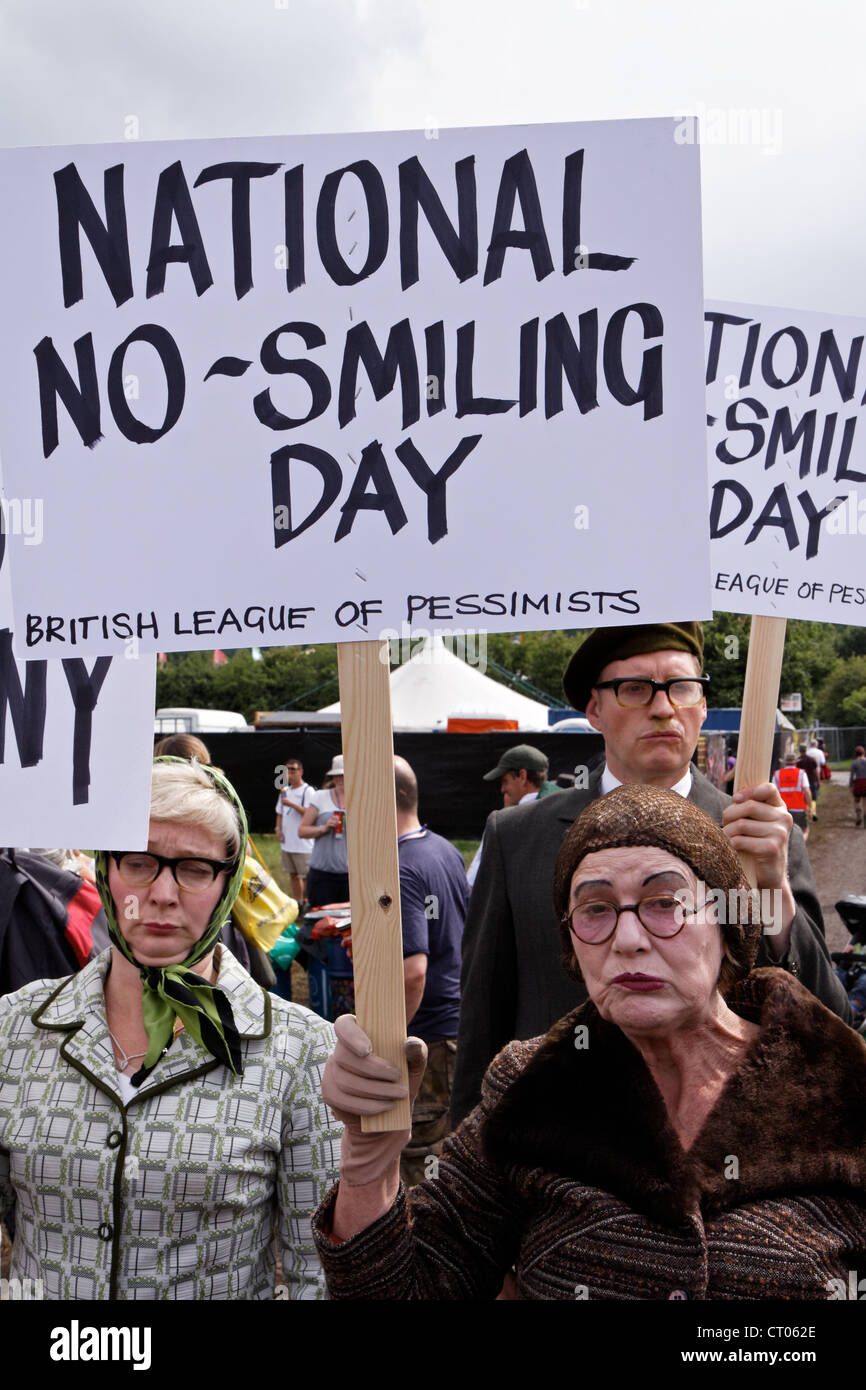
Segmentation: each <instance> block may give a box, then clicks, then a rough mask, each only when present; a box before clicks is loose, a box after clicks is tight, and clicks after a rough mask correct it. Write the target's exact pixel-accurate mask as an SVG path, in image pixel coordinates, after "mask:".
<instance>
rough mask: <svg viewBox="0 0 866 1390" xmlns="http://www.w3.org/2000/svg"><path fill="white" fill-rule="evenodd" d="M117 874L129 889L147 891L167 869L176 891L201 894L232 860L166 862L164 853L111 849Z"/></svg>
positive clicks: (226, 870) (231, 866) (234, 862)
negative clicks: (143, 889) (169, 871)
mask: <svg viewBox="0 0 866 1390" xmlns="http://www.w3.org/2000/svg"><path fill="white" fill-rule="evenodd" d="M111 857H112V859H113V860H114V862H115V864H116V865H117V872H118V873H119V874H120V877H121V878H122V879H123V881H124V883H128V884H129V886H130V888H148V887H149V886H150V884H151V883H155V882H156V880H157V879H158V878H159V876H160V874H161V873H162V871H163V869H164V868H168V869H170V870H171V874H172V877H173V878H174V881H175V883H176V884H177V886H178V888H182V889H183V891H184V892H185V893H204V892H206V891H207V889H208V888H210V887H211V885H212V884H213V882H214V881H215V879H216V876H217V874H222V873H232V872H233V871H234V870H235V868H236V867H237V862H238V861H237V860H236V859H167V858H166V857H165V855H164V854H137V853H135V851H133V850H112V851H111Z"/></svg>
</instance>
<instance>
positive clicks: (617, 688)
mask: <svg viewBox="0 0 866 1390" xmlns="http://www.w3.org/2000/svg"><path fill="white" fill-rule="evenodd" d="M709 683H710V678H709V676H695V677H694V678H693V679H684V678H683V677H682V676H674V677H673V679H672V680H669V681H654V680H650V679H649V677H646V678H645V679H644V678H643V677H637V676H623V677H620V679H619V680H615V681H596V684H595V689H596V690H612V691H613V693H614V695H615V696H616V702H617V704H618V705H623V706H624V707H625V709H639V708H640V707H641V705H651V704H652V702H653V700H654V699H655V697H656V694H657V692H658V691H659V690H663V691H664V692H665V694H666V695H667V697H668V699H669V700H670V702H671V704H672V705H673V707H674V709H692V708H693V707H694V706H695V705H699V704H700V703H701V700H702V699H703V698H704V689H705V687H706V686H708V685H709Z"/></svg>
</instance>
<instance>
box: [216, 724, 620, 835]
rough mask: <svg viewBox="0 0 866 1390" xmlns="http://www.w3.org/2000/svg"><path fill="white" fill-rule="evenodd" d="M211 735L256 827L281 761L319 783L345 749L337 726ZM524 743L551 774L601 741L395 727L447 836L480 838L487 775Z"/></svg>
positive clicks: (488, 796)
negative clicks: (294, 762)
mask: <svg viewBox="0 0 866 1390" xmlns="http://www.w3.org/2000/svg"><path fill="white" fill-rule="evenodd" d="M205 742H206V744H207V746H208V748H209V749H210V755H211V758H212V759H213V761H214V763H215V764H216V765H217V766H218V767H221V768H223V769H224V770H225V772H226V775H227V776H228V778H229V780H230V781H231V782H233V783H234V785H235V787H236V788H237V790H238V793H239V795H240V797H241V800H242V801H243V803H244V806H245V807H246V811H247V815H248V817H249V821H250V829H251V830H252V831H253V833H256V832H258V833H262V832H264V833H268V832H270V831H272V830H273V828H274V822H275V819H276V816H275V808H276V804H277V785H276V776H277V769H278V767H279V765H280V764H282V763H285V762H286V761H287V760H288V759H290V758H297V759H299V760H300V761H301V762H302V763H303V765H304V779H305V781H307V782H309V783H310V784H311V785H312V786H315V787H321V786H322V784H323V782H324V778H325V773H326V772H327V770H328V768H329V767H330V766H331V760H332V758H333V756H334V755H335V754H336V753H340V752H341V751H342V746H341V740H340V731H339V730H338V729H303V730H299V731H297V732H295V731H294V730H285V731H281V732H279V733H255V734H251V733H247V734H240V733H239V734H208V735H207V736H206V738H205ZM518 743H529V744H531V745H532V747H533V748H540V749H541V751H542V752H543V753H545V754H546V755H547V757H548V758H549V759H550V774H549V775H550V778H551V780H554V779H555V778H556V777H557V775H558V774H559V773H561V772H571V773H573V772H574V770H575V768H576V767H591V766H592V764H593V763H594V762H595V761H596V760H597V759H598V757H599V755H600V754H601V752H602V749H603V742H602V738H601V735H600V734H580V733H568V734H552V733H547V732H546V731H545V732H539V733H531V734H521V733H518V732H505V733H502V732H500V733H492V734H432V733H430V734H395V735H394V751H395V752H396V753H399V754H400V756H401V757H403V758H406V759H407V761H408V762H409V763H411V765H412V767H413V768H414V770H415V775H416V776H417V778H418V787H419V791H420V803H419V812H420V816H421V820H422V822H423V823H424V824H425V825H428V826H429V827H430V829H431V830H435V831H436V832H437V833H438V834H439V835H445V836H446V837H448V838H449V839H467V840H479V839H480V838H481V832H482V831H483V829H484V822H485V820H486V819H487V817H488V815H489V814H490V812H491V811H495V810H497V809H498V807H500V806H501V805H502V797H501V795H500V792H499V782H498V781H496V782H485V781H483V780H482V779H483V775H484V773H485V772H489V771H491V769H492V768H494V767H495V766H496V764H497V763H498V761H499V757H500V755H501V754H502V753H504V752H505V750H506V748H513V747H514V746H515V744H518Z"/></svg>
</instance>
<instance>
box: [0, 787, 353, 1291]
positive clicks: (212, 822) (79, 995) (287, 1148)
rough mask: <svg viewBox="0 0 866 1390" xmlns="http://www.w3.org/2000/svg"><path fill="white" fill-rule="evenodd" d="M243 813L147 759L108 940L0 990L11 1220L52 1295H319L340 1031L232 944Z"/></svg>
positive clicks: (0, 1141) (6, 1203)
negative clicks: (149, 780) (277, 1251)
mask: <svg viewBox="0 0 866 1390" xmlns="http://www.w3.org/2000/svg"><path fill="white" fill-rule="evenodd" d="M246 833H247V827H246V818H245V816H244V812H243V807H242V806H241V803H240V801H239V800H238V797H237V794H236V793H235V791H234V789H233V787H232V786H231V784H230V783H229V782H228V781H227V780H226V778H225V777H224V776H223V775H222V774H221V773H219V772H218V771H217V770H216V769H214V768H211V767H202V766H200V765H199V764H195V763H187V762H184V761H183V760H180V759H165V760H160V761H159V762H157V763H156V764H155V765H154V770H153V791H152V799H151V820H150V827H149V836H148V845H147V850H146V851H141V852H139V851H122V850H114V851H110V852H109V851H100V852H99V853H98V854H97V856H96V877H97V886H98V888H99V892H100V897H101V899H102V902H103V905H104V907H105V911H106V916H107V918H108V923H109V930H110V933H111V939H112V945H111V947H110V949H109V950H108V951H105V952H104V953H103V954H102V955H101V956H98V957H97V958H96V959H95V960H94V961H91V962H90V964H88V965H87V966H85V968H84V969H83V970H82V971H80V972H79V973H78V974H77V975H73V976H70V977H69V978H68V979H66V980H62V981H60V982H57V981H44V980H43V981H37V982H35V983H33V984H30V985H27V986H26V987H25V988H24V989H22V990H19V991H18V992H17V993H15V994H11V995H7V996H6V997H5V998H3V999H2V1000H0V1215H2V1216H6V1215H7V1214H8V1213H9V1212H10V1211H12V1210H14V1211H15V1213H16V1217H17V1221H16V1235H15V1244H14V1248H13V1257H12V1270H11V1273H12V1275H13V1276H16V1277H18V1278H19V1279H22V1280H23V1279H30V1280H31V1281H40V1283H41V1289H42V1296H43V1297H44V1298H48V1299H106V1298H108V1299H127V1298H135V1299H267V1298H272V1297H273V1296H274V1269H275V1256H274V1238H273V1231H274V1221H275V1218H278V1219H279V1227H280V1236H281V1247H282V1263H283V1279H284V1284H283V1286H282V1287H281V1288H280V1289H278V1294H277V1296H281V1297H288V1298H317V1297H319V1298H320V1297H323V1296H324V1284H323V1280H322V1275H321V1270H320V1267H319V1264H318V1260H317V1259H316V1256H315V1253H314V1247H313V1243H312V1238H311V1234H310V1217H311V1214H312V1212H313V1211H314V1210H315V1208H316V1205H317V1203H318V1202H319V1200H321V1198H322V1197H323V1196H324V1194H325V1193H326V1192H327V1190H328V1188H329V1186H330V1185H331V1183H332V1182H333V1181H334V1178H335V1176H336V1170H337V1166H338V1143H339V1137H340V1127H339V1126H338V1125H336V1124H335V1122H334V1120H333V1118H332V1117H331V1115H330V1114H329V1112H328V1110H327V1109H326V1107H325V1105H324V1103H323V1101H322V1099H321V1094H320V1080H321V1071H322V1068H323V1067H324V1063H325V1061H326V1059H327V1056H328V1054H329V1052H330V1051H331V1049H332V1047H333V1030H332V1029H331V1026H330V1025H329V1024H327V1023H325V1022H324V1021H323V1020H322V1019H320V1018H317V1017H316V1016H315V1015H314V1014H311V1013H310V1012H309V1011H308V1010H306V1009H303V1008H300V1007H299V1006H298V1005H295V1004H290V1003H287V1002H285V1001H284V1000H281V999H277V998H275V997H274V996H272V995H269V994H268V993H267V992H266V991H265V990H263V989H262V988H261V987H260V986H259V985H257V984H255V983H254V981H253V980H252V979H251V978H250V976H249V975H248V974H247V973H246V971H245V970H243V969H242V967H241V966H240V965H239V963H238V962H237V961H236V960H235V959H234V957H233V956H232V955H231V953H230V952H229V951H228V950H227V949H226V948H225V947H224V946H223V945H221V944H220V942H219V936H220V931H221V929H222V927H223V925H224V923H225V922H226V921H227V920H228V917H229V914H230V912H231V907H232V903H233V902H234V899H235V897H236V895H237V892H238V888H239V886H240V882H241V878H242V874H243V850H242V847H243V846H244V845H245V844H246Z"/></svg>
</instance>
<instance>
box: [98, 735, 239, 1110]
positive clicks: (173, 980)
mask: <svg viewBox="0 0 866 1390" xmlns="http://www.w3.org/2000/svg"><path fill="white" fill-rule="evenodd" d="M154 761H155V762H157V763H180V764H183V765H184V766H187V767H188V766H189V763H188V762H187V760H186V759H185V758H156V759H155V760H154ZM197 766H198V767H200V768H201V771H202V772H204V773H205V774H206V775H207V776H208V777H209V778H210V780H211V781H212V782H213V784H214V789H215V790H216V791H217V792H219V793H220V795H221V796H224V797H226V799H227V800H228V801H229V802H231V805H232V808H233V810H234V812H235V814H236V816H237V819H238V831H239V834H240V842H239V843H240V848H239V850H238V862H237V866H236V868H235V870H234V872H233V873H232V874H231V876H230V877H229V878H228V879H227V881H226V886H225V892H224V893H223V895H222V897H221V898H220V900H219V902H218V903H217V905H216V907H215V908H214V910H213V914H212V916H211V919H210V921H209V922H208V924H207V926H206V928H205V930H204V932H203V934H202V936H201V937H200V939H199V940H198V941H197V942H196V943H195V945H194V946H193V948H192V950H191V951H190V953H189V955H188V956H187V957H186V959H185V960H182V961H180V962H179V963H178V964H177V965H160V966H157V965H142V964H141V963H140V962H139V961H137V960H136V959H135V956H134V955H133V954H132V949H131V947H130V945H129V942H128V941H127V940H126V938H125V937H124V935H123V933H122V932H121V930H120V928H119V926H118V924H117V916H116V910H115V905H114V900H113V898H112V896H111V892H110V890H109V887H108V864H109V859H110V858H111V856H110V854H109V852H108V851H107V850H97V852H96V855H95V867H96V887H97V889H98V891H99V896H100V898H101V900H102V906H103V907H104V908H105V916H106V918H107V919H108V930H109V933H110V935H111V939H112V941H113V942H114V944H115V946H116V947H117V949H118V950H119V951H122V952H123V954H124V955H125V956H126V959H127V960H129V961H131V962H132V964H133V965H135V966H137V967H138V970H139V971H140V973H141V980H142V1010H143V1013H144V1027H145V1030H146V1032H147V1036H148V1039H149V1042H150V1046H149V1048H148V1050H147V1055H146V1056H145V1059H144V1062H143V1063H142V1065H141V1068H140V1069H139V1071H137V1072H136V1074H135V1076H134V1077H132V1082H133V1084H134V1085H136V1086H138V1085H140V1084H141V1082H142V1081H143V1080H144V1079H145V1077H146V1076H147V1074H148V1072H149V1071H151V1070H152V1068H153V1067H155V1066H156V1064H157V1062H158V1061H159V1058H160V1057H161V1056H162V1054H163V1053H164V1052H165V1051H166V1050H167V1048H168V1046H169V1044H170V1043H171V1041H172V1039H173V1037H174V1028H175V1018H179V1019H180V1021H181V1023H182V1024H183V1026H184V1028H185V1029H186V1030H187V1032H188V1033H190V1034H191V1035H192V1037H194V1038H195V1039H196V1041H197V1042H199V1043H201V1045H202V1047H203V1048H205V1050H206V1051H207V1052H210V1054H211V1055H212V1056H213V1057H216V1058H217V1060H218V1061H220V1062H223V1063H224V1064H225V1065H226V1066H227V1067H229V1068H230V1069H231V1070H232V1071H233V1072H234V1073H235V1075H236V1076H240V1075H241V1074H242V1072H243V1060H242V1056H241V1047H240V1036H239V1034H238V1031H237V1028H236V1027H235V1021H234V1014H233V1013H232V1007H231V1004H230V1003H229V1001H228V999H227V998H226V996H225V994H224V993H223V992H222V990H221V989H218V988H217V987H216V986H215V985H211V984H208V983H207V981H206V980H204V979H202V977H201V975H197V974H196V973H195V971H194V970H191V969H190V967H191V966H193V965H195V964H196V962H197V961H200V960H201V959H202V957H203V956H206V955H207V953H208V951H210V950H211V949H212V948H213V946H214V944H215V943H216V941H217V939H218V938H219V934H220V932H221V931H222V928H223V926H224V924H225V923H226V922H227V921H228V919H229V916H230V914H231V910H232V906H233V904H234V901H235V898H236V897H237V895H238V893H239V892H240V887H241V882H242V880H243V876H244V857H245V851H246V843H247V818H246V816H245V814H244V808H243V806H242V805H241V802H240V798H239V797H238V794H237V792H236V791H235V789H234V787H233V786H232V784H231V782H229V780H228V779H227V778H226V777H224V776H223V774H222V773H221V772H219V771H218V770H217V769H216V768H214V767H209V766H205V765H204V764H202V763H199V764H197Z"/></svg>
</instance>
